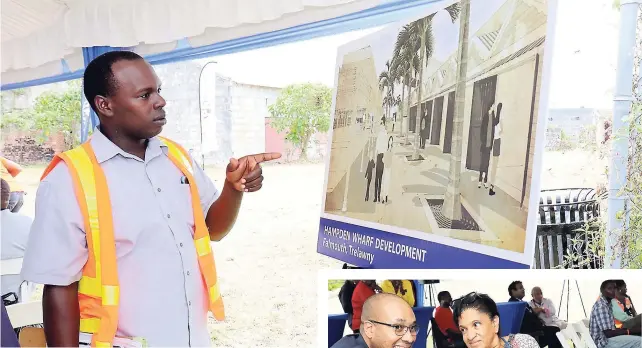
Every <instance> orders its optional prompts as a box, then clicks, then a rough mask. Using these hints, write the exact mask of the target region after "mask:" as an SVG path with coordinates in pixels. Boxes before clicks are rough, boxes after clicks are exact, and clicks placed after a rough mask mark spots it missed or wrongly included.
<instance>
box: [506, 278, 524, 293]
mask: <svg viewBox="0 0 642 348" xmlns="http://www.w3.org/2000/svg"><path fill="white" fill-rule="evenodd" d="M521 283H522V282H521V281H519V280H516V281H514V282H512V283H510V285H508V296H511V297H512V296H513V291H515V290H517V285H518V284H521Z"/></svg>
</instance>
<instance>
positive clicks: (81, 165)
mask: <svg viewBox="0 0 642 348" xmlns="http://www.w3.org/2000/svg"><path fill="white" fill-rule="evenodd" d="M160 139H161V141H162V142H163V143H164V144H165V145H167V147H168V156H169V158H170V159H171V161H172V162H173V163H174V164H175V165H176V167H178V168H179V169H180V170H181V172H182V173H183V175H185V176H186V177H187V178H188V180H189V185H190V193H191V198H192V199H191V200H192V209H193V211H194V225H195V231H194V244H195V248H196V250H197V253H198V263H199V268H200V270H201V275H202V277H203V279H204V282H205V284H206V286H207V296H208V298H209V309H210V311H211V312H212V314H214V317H215V318H216V319H217V320H223V319H224V318H225V313H224V310H223V300H222V298H221V296H220V292H219V288H218V283H217V280H216V267H215V264H214V257H213V255H212V250H211V247H210V237H209V231H208V229H207V226H206V225H205V217H204V214H203V211H202V208H201V205H200V199H199V195H198V189H197V187H196V182H195V180H194V177H193V175H192V173H193V169H192V164H191V161H190V160H189V156H188V154H187V152H186V151H185V150H184V149H183V148H182V147H180V145H178V144H176V143H174V142H173V141H171V140H168V139H165V138H160ZM60 161H64V162H65V164H67V167H68V168H69V172H70V174H71V177H72V181H73V183H74V185H73V186H74V193H75V195H76V199H77V201H78V205H79V206H80V210H81V213H82V216H83V220H84V229H85V235H86V238H87V249H88V258H87V263H86V264H85V265H84V267H83V270H82V277H81V279H80V282H79V285H78V301H79V307H80V331H81V332H87V333H92V334H93V335H92V346H94V347H102V346H104V347H111V346H112V342H113V339H114V337H115V335H116V331H117V329H118V304H119V297H120V288H119V285H118V273H117V270H118V269H117V261H116V243H115V240H114V224H113V218H112V211H111V202H110V199H109V191H108V188H107V180H106V178H105V174H104V172H103V171H102V168H101V167H100V164H99V163H98V161H97V160H96V156H95V154H94V152H93V149H92V148H91V145H90V143H89V142H86V143H84V144H82V145H81V146H80V147H77V148H75V149H72V150H69V151H66V152H64V153H62V154H59V155H57V156H56V157H54V159H53V161H52V162H51V163H50V164H49V166H48V167H47V169H45V172H44V174H43V175H42V179H44V178H45V177H46V176H47V175H48V174H49V173H50V172H51V170H53V168H55V167H56V165H57V164H58V163H59V162H60ZM42 179H41V180H42Z"/></svg>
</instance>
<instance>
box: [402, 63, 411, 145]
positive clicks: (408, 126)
mask: <svg viewBox="0 0 642 348" xmlns="http://www.w3.org/2000/svg"><path fill="white" fill-rule="evenodd" d="M412 70H413V69H412V67H410V72H409V74H410V83H409V84H408V102H407V103H406V105H407V108H408V120H407V121H406V128H405V129H406V141H405V142H404V145H408V144H409V142H408V133H410V98H411V96H412Z"/></svg>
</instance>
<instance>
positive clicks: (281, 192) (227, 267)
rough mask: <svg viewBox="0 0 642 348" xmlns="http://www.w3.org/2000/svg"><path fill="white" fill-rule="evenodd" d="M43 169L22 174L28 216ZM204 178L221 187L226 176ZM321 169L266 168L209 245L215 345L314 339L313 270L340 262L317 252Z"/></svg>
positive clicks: (299, 343)
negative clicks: (216, 309) (222, 313)
mask: <svg viewBox="0 0 642 348" xmlns="http://www.w3.org/2000/svg"><path fill="white" fill-rule="evenodd" d="M42 170H43V167H30V168H27V169H26V170H25V171H24V172H23V174H21V176H23V175H24V177H23V178H22V180H24V181H25V183H26V184H27V185H26V186H27V190H28V191H29V192H28V195H27V198H26V201H25V205H24V207H23V211H21V212H23V213H25V214H28V215H31V216H33V211H34V208H33V204H34V201H33V200H34V198H35V192H36V189H37V183H38V178H39V176H40V173H41V172H42ZM207 172H208V174H209V175H210V177H211V178H212V179H214V180H215V182H217V183H222V182H223V181H222V180H223V178H224V171H223V170H222V169H216V168H210V169H208V170H207ZM323 175H324V165H323V164H305V165H302V164H296V165H277V166H265V167H264V176H265V181H264V187H263V189H262V190H261V191H259V192H256V193H253V194H248V195H246V197H245V198H244V202H243V206H242V209H241V213H240V216H239V219H238V221H237V224H236V226H235V227H234V230H233V231H232V232H231V233H230V234H229V235H228V236H227V237H226V238H225V240H223V241H222V242H219V243H215V244H213V246H214V253H215V257H216V262H217V268H218V273H219V277H220V278H219V279H220V282H221V291H222V294H223V298H224V300H225V307H226V314H227V319H226V321H225V322H223V323H216V322H213V321H212V322H211V324H210V332H211V336H212V343H213V344H214V346H218V347H232V346H233V347H284V346H291V347H312V346H314V345H316V340H317V334H316V331H317V302H316V301H317V300H316V298H317V297H316V296H317V277H316V275H317V270H319V269H322V268H340V267H341V265H342V263H340V262H338V261H336V260H333V259H330V258H327V257H325V256H322V255H319V254H317V253H316V240H317V229H318V226H319V225H318V224H319V214H320V212H321V206H320V204H321V197H322V195H321V191H322V189H323V188H322V186H323V179H324V177H323Z"/></svg>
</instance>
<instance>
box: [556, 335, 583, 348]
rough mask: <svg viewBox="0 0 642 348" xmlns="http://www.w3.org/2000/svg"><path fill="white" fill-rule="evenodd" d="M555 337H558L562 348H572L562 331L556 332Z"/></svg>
mask: <svg viewBox="0 0 642 348" xmlns="http://www.w3.org/2000/svg"><path fill="white" fill-rule="evenodd" d="M555 336H557V339H558V340H559V341H560V343H561V344H562V348H571V346H570V345H569V344H568V339H567V338H566V336H564V334H563V333H562V331H560V332H556V333H555ZM575 348H579V347H575Z"/></svg>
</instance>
